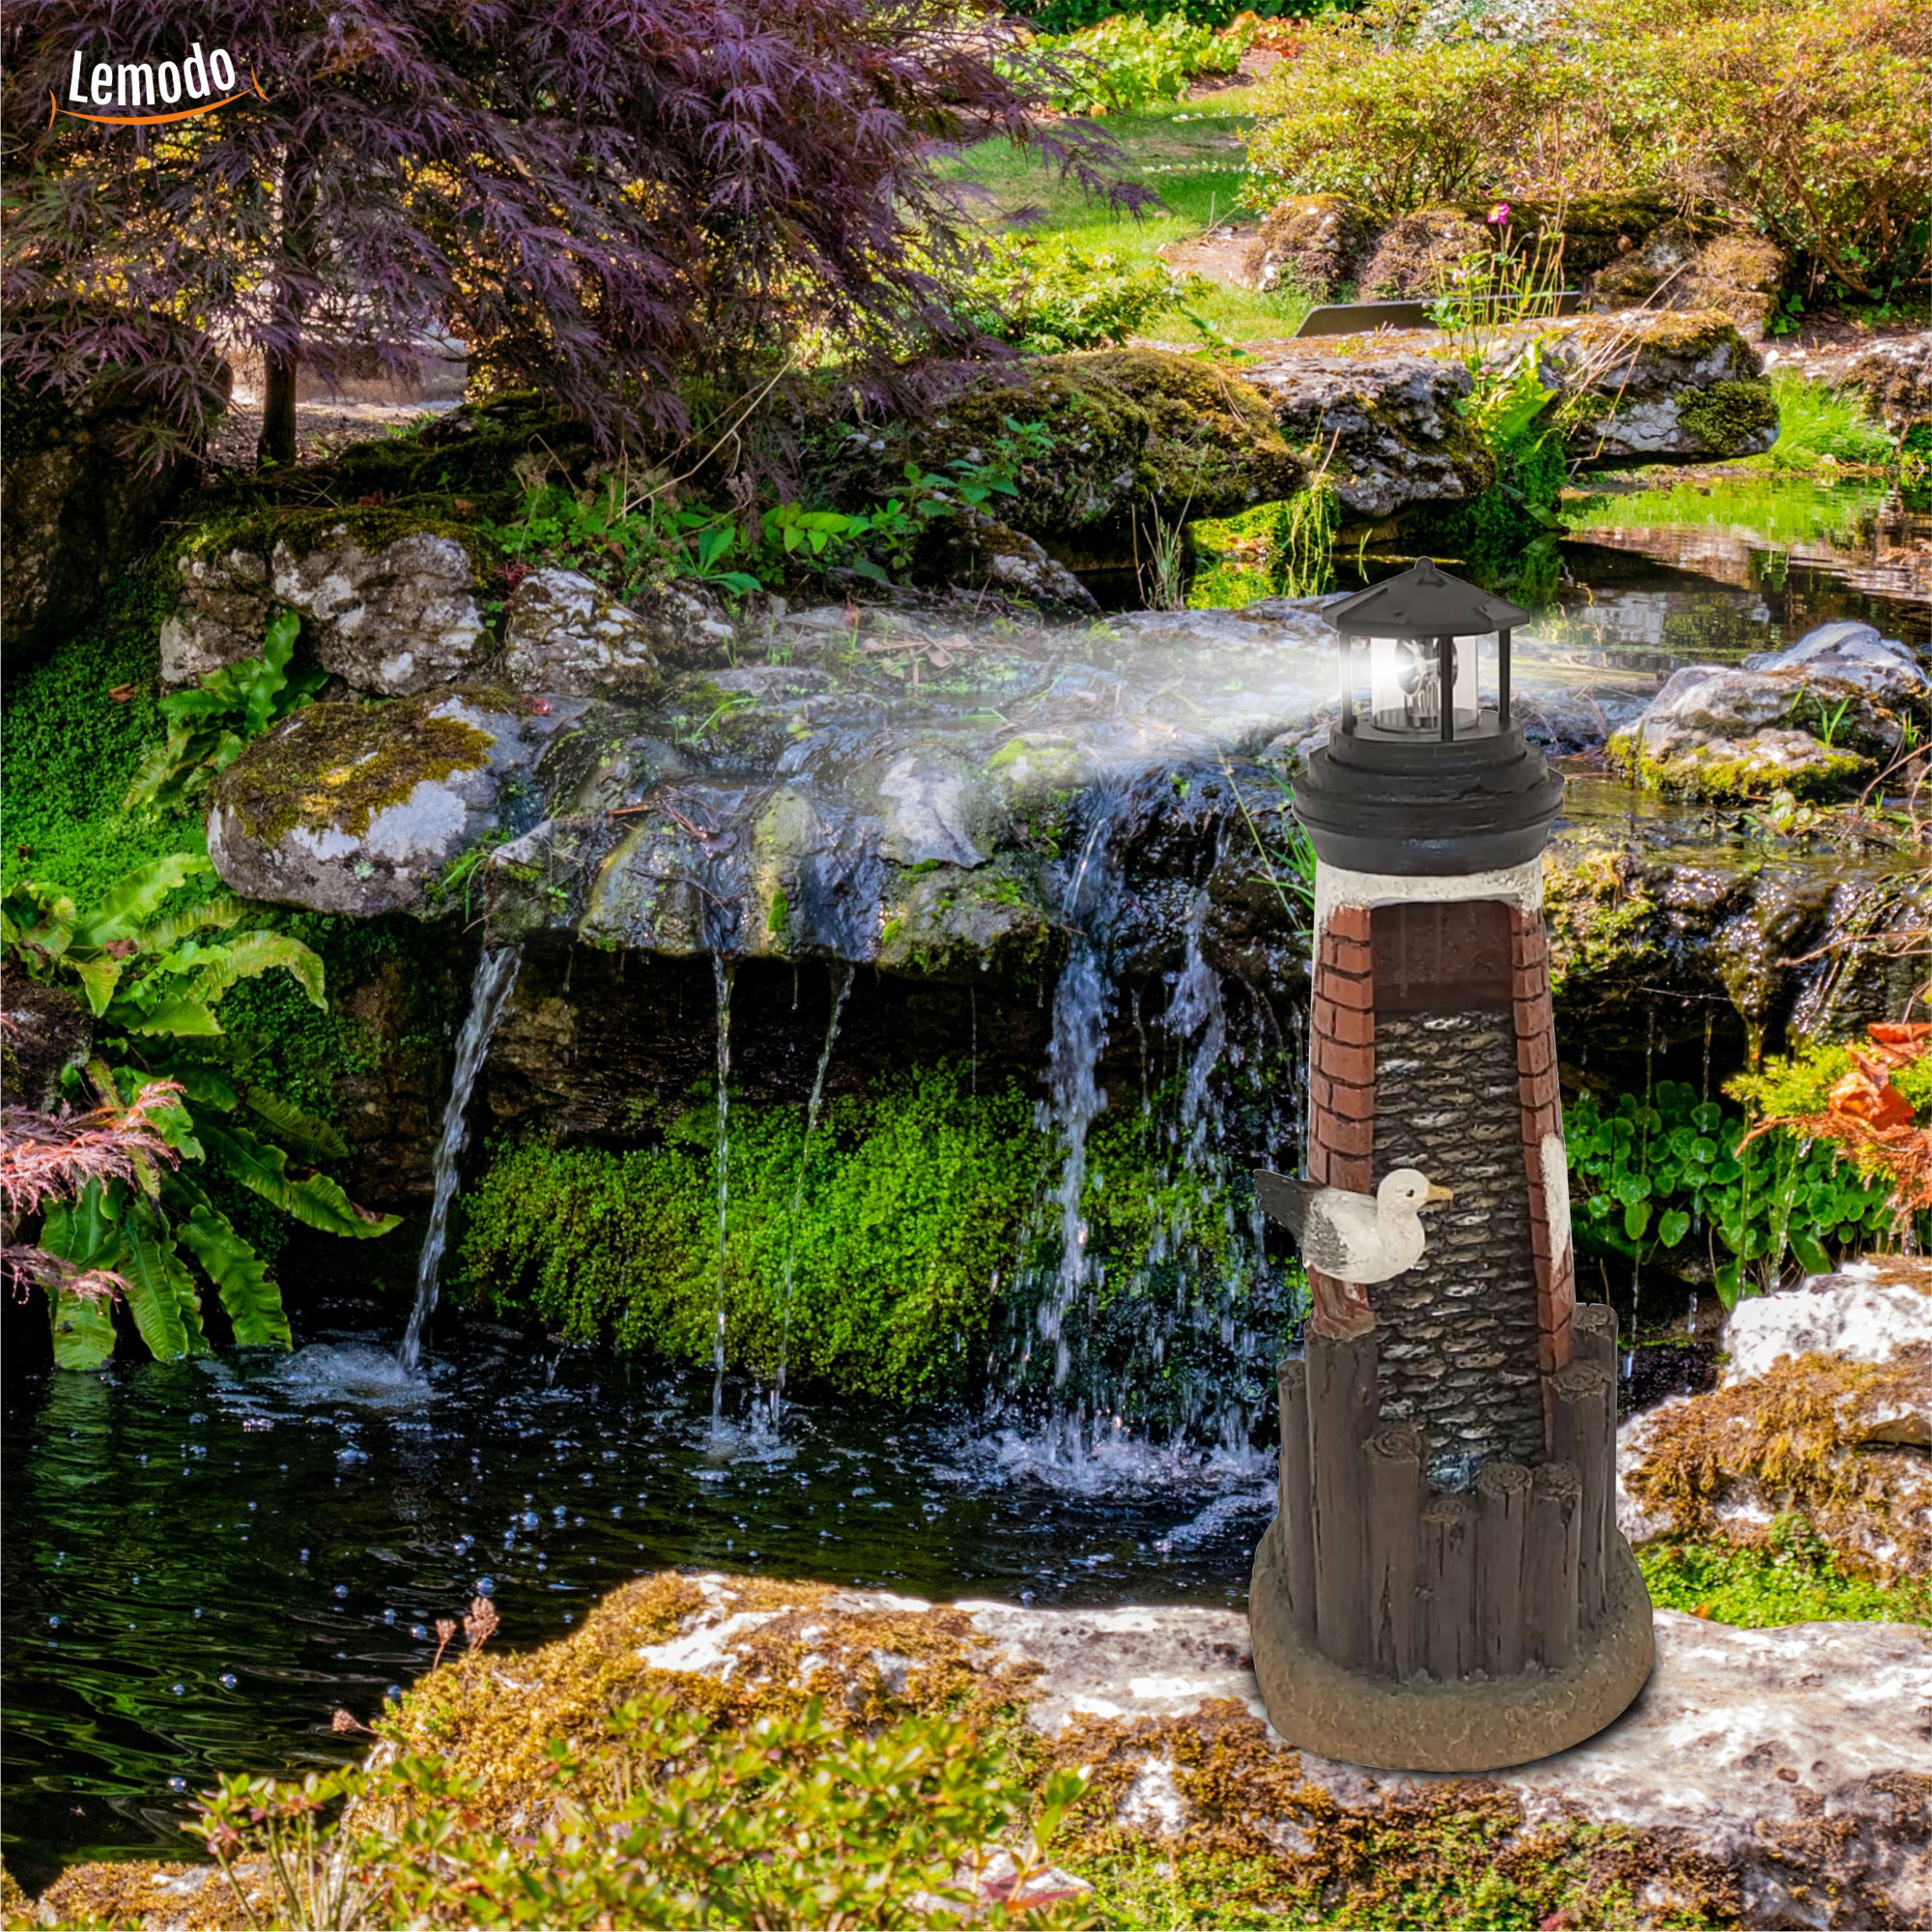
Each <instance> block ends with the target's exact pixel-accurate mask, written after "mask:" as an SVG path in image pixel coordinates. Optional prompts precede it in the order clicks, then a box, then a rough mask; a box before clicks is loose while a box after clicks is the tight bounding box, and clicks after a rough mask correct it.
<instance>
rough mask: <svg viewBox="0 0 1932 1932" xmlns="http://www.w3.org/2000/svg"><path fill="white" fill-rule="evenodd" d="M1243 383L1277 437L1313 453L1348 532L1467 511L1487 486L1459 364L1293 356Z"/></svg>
mask: <svg viewBox="0 0 1932 1932" xmlns="http://www.w3.org/2000/svg"><path fill="white" fill-rule="evenodd" d="M1245 374H1246V377H1247V380H1248V382H1249V383H1251V384H1253V385H1254V386H1255V387H1256V388H1258V389H1260V390H1261V391H1262V392H1263V393H1264V395H1265V396H1266V397H1267V399H1268V402H1269V404H1270V406H1271V407H1272V409H1273V412H1274V418H1275V421H1276V423H1277V424H1278V425H1279V427H1280V429H1281V432H1282V434H1283V435H1284V436H1285V437H1287V439H1288V440H1290V441H1291V442H1293V443H1296V444H1300V445H1305V446H1310V447H1319V448H1320V449H1321V452H1322V456H1323V458H1324V459H1325V462H1326V474H1327V481H1328V484H1329V486H1330V487H1331V488H1332V489H1333V490H1334V492H1335V494H1336V496H1337V497H1338V498H1340V500H1341V503H1342V506H1343V509H1344V510H1345V512H1346V513H1347V515H1348V518H1349V519H1350V521H1352V522H1355V523H1366V524H1379V523H1383V522H1386V521H1387V520H1388V519H1390V518H1391V517H1394V516H1395V515H1396V514H1398V513H1399V512H1400V511H1403V510H1406V509H1409V508H1412V507H1414V506H1416V505H1419V504H1453V503H1463V502H1466V501H1468V500H1469V499H1470V498H1471V497H1480V496H1481V495H1482V494H1483V492H1484V491H1485V490H1487V489H1488V488H1489V487H1490V485H1491V484H1492V483H1493V482H1494V481H1495V459H1494V458H1493V457H1492V456H1491V454H1490V452H1489V450H1488V449H1487V448H1486V447H1485V446H1484V444H1483V441H1482V439H1481V438H1480V437H1478V436H1477V435H1476V434H1475V433H1474V431H1473V430H1471V429H1470V427H1469V425H1468V423H1467V422H1466V421H1465V420H1464V418H1463V416H1462V415H1461V414H1460V413H1459V412H1458V409H1457V405H1458V404H1459V403H1460V402H1462V400H1463V398H1464V397H1465V396H1467V395H1468V394H1469V393H1470V392H1471V390H1472V389H1473V387H1474V382H1473V379H1472V378H1471V377H1470V374H1469V372H1468V370H1467V369H1465V368H1464V367H1463V365H1462V363H1460V362H1453V361H1448V360H1445V359H1443V358H1442V357H1439V356H1436V355H1426V354H1420V353H1405V352H1388V353H1385V354H1381V355H1349V354H1342V355H1318V354H1313V353H1308V352H1292V353H1290V354H1287V355H1281V356H1279V357H1276V358H1271V359H1269V360H1267V361H1264V362H1258V363H1256V364H1254V365H1253V366H1251V367H1249V368H1248V369H1247V370H1246V371H1245ZM1208 514H1212V513H1208Z"/></svg>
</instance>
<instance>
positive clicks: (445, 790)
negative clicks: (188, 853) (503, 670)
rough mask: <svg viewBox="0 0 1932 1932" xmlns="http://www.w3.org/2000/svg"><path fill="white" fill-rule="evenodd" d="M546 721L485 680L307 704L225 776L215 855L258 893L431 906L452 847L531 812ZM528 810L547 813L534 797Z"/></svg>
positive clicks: (289, 900)
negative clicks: (530, 779)
mask: <svg viewBox="0 0 1932 1932" xmlns="http://www.w3.org/2000/svg"><path fill="white" fill-rule="evenodd" d="M539 725H540V721H538V720H535V719H533V718H531V717H529V716H528V715H527V714H526V713H525V712H523V711H522V710H521V709H520V707H519V704H518V700H516V699H514V698H512V697H509V696H507V695H505V694H502V693H497V692H492V691H486V690H479V689H474V688H471V689H469V690H467V691H457V692H443V693H431V694H425V695H424V696H419V697H413V698H405V699H402V700H401V701H399V702H397V703H394V704H383V705H355V704H312V705H308V706H305V707H304V708H303V709H301V710H299V711H297V712H295V713H294V714H293V715H292V716H290V717H289V718H287V719H285V720H284V721H283V723H282V724H280V725H277V726H275V727H274V728H273V729H272V730H270V731H267V732H265V733H264V734H263V735H262V736H261V737H260V738H257V739H256V740H255V741H254V743H253V744H251V745H250V746H249V747H248V748H247V749H246V750H245V751H244V752H243V753H241V756H240V757H239V758H238V759H236V761H235V763H234V764H232V765H231V766H229V768H228V769H227V771H225V772H224V773H222V775H221V777H220V778H219V780H217V781H216V783H215V787H214V795H213V797H214V803H213V811H212V812H211V814H210V817H209V827H208V849H209V856H210V857H211V858H212V859H213V861H214V865H215V869H216V870H217V871H218V872H219V873H220V874H221V876H222V877H223V879H225V880H226V881H227V883H228V884H229V885H230V886H232V887H233V888H234V889H235V890H236V891H237V892H240V893H242V894H244V895H247V896H248V897H250V898H260V899H270V900H274V901H279V902H282V903H286V904H294V905H302V906H308V907H310V908H312V909H314V910H315V911H318V912H337V913H347V914H350V915H352V916H355V917H367V916H369V915H371V914H375V913H383V912H410V911H416V910H419V909H422V908H423V906H424V902H425V898H426V895H428V893H429V889H430V888H431V886H432V885H433V883H434V882H435V881H436V879H437V878H438V877H439V876H440V873H441V872H442V870H443V868H444V867H446V866H448V864H449V863H450V862H451V861H452V860H454V859H456V858H458V857H459V856H460V855H461V854H462V853H463V852H465V851H466V850H468V849H469V847H470V846H472V845H474V844H475V843H477V841H478V840H480V839H482V838H486V837H488V836H490V835H492V834H494V833H497V832H498V830H499V828H504V829H507V828H509V827H510V826H511V825H512V823H513V821H514V819H515V818H516V817H517V816H518V815H519V814H518V812H517V811H516V810H515V809H514V807H515V805H516V804H517V802H518V794H519V792H520V791H526V790H528V785H527V780H526V773H527V771H528V769H529V767H530V766H531V765H532V764H533V763H534V760H535V756H536V752H537V745H538V740H539V737H540V735H541V733H540V729H539ZM521 815H523V816H525V817H526V818H527V817H533V816H534V815H535V814H534V811H533V810H531V809H530V806H529V804H528V803H527V802H526V804H525V810H524V811H523V812H522V814H521Z"/></svg>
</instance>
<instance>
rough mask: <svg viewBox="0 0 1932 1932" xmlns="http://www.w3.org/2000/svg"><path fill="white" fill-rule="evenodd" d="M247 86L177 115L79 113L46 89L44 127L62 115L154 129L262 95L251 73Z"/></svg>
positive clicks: (264, 96) (50, 125)
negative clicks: (47, 107) (48, 108)
mask: <svg viewBox="0 0 1932 1932" xmlns="http://www.w3.org/2000/svg"><path fill="white" fill-rule="evenodd" d="M248 79H249V81H250V82H251V83H252V84H251V85H250V86H247V87H244V88H243V89H242V90H241V93H240V94H231V95H230V96H229V97H228V99H226V100H211V101H208V102H206V103H205V104H204V105H202V106H200V107H184V108H183V109H182V110H181V112H180V113H179V114H83V113H82V112H81V111H80V110H79V108H77V107H63V106H62V105H61V104H60V101H59V99H57V98H56V96H55V94H54V91H53V89H52V88H48V89H47V100H48V102H49V104H50V108H51V111H50V112H49V113H48V115H47V126H48V127H50V128H51V127H52V126H53V124H54V117H55V115H59V114H65V115H67V116H68V117H69V118H70V119H71V120H74V121H99V123H101V124H102V126H104V127H108V128H158V127H160V126H161V125H162V124H163V123H164V122H168V121H192V120H193V119H194V117H195V116H196V115H197V114H213V112H214V110H215V109H216V108H217V107H232V106H233V105H234V104H235V103H236V101H238V100H245V99H247V98H248V97H249V95H251V94H261V95H262V99H264V100H266V99H268V98H269V97H268V96H267V95H266V94H262V83H261V82H260V81H259V80H256V79H255V76H254V74H253V73H252V72H250V74H249V75H248Z"/></svg>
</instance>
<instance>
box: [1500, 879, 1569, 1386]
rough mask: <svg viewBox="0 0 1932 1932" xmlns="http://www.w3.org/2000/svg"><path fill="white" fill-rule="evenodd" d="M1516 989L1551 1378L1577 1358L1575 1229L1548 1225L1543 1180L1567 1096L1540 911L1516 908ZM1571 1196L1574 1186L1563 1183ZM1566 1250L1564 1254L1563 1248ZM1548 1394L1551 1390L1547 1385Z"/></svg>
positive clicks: (1545, 1367) (1526, 1148) (1540, 1308)
mask: <svg viewBox="0 0 1932 1932" xmlns="http://www.w3.org/2000/svg"><path fill="white" fill-rule="evenodd" d="M1510 991H1511V994H1512V996H1513V998H1514V1000H1515V1003H1516V1065H1517V1080H1518V1087H1519V1092H1520V1094H1521V1104H1522V1157H1523V1166H1524V1169H1525V1171H1526V1172H1527V1174H1528V1176H1529V1225H1530V1240H1531V1244H1532V1246H1533V1247H1534V1249H1535V1253H1536V1321H1537V1329H1538V1335H1539V1340H1538V1345H1537V1355H1538V1360H1537V1367H1538V1368H1539V1369H1540V1370H1541V1371H1542V1373H1543V1375H1544V1376H1545V1377H1546V1378H1547V1377H1549V1376H1552V1375H1554V1374H1555V1373H1556V1371H1557V1370H1558V1369H1560V1368H1562V1367H1564V1366H1565V1365H1566V1364H1567V1363H1568V1362H1569V1360H1570V1355H1571V1338H1570V1316H1571V1311H1572V1310H1573V1309H1574V1308H1575V1307H1576V1305H1577V1279H1576V1260H1575V1255H1574V1251H1573V1249H1572V1245H1571V1241H1570V1231H1569V1230H1568V1229H1567V1228H1565V1229H1562V1230H1560V1231H1559V1230H1557V1229H1554V1228H1551V1227H1550V1225H1549V1208H1548V1194H1547V1192H1546V1191H1545V1188H1544V1184H1543V1140H1544V1136H1545V1135H1546V1134H1554V1135H1555V1136H1556V1139H1557V1142H1558V1144H1559V1145H1560V1144H1561V1142H1562V1138H1563V1094H1562V1090H1561V1088H1560V1087H1559V1085H1558V1083H1557V1074H1556V1016H1555V1012H1554V1010H1553V1009H1552V1008H1551V1006H1550V1001H1549V946H1548V941H1547V939H1546V938H1545V936H1544V930H1543V919H1542V916H1541V915H1540V914H1538V913H1529V912H1522V911H1520V910H1518V909H1516V908H1512V909H1511V912H1510ZM1564 1193H1565V1195H1566V1197H1567V1194H1568V1187H1567V1183H1566V1185H1565V1188H1564ZM1559 1249H1560V1252H1559ZM1545 1393H1546V1396H1547V1394H1548V1390H1547V1388H1546V1391H1545Z"/></svg>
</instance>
